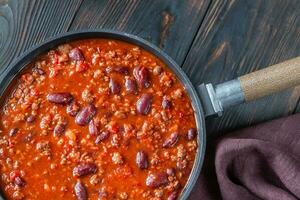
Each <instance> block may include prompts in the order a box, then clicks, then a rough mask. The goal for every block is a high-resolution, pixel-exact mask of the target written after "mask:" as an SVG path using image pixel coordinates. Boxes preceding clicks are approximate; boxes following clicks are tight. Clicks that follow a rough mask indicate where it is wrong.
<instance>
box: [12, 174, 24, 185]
mask: <svg viewBox="0 0 300 200" xmlns="http://www.w3.org/2000/svg"><path fill="white" fill-rule="evenodd" d="M14 184H15V185H17V186H19V187H24V186H25V185H26V182H25V181H24V179H23V178H21V177H20V176H16V177H15V179H14Z"/></svg>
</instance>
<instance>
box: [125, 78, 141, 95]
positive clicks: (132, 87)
mask: <svg viewBox="0 0 300 200" xmlns="http://www.w3.org/2000/svg"><path fill="white" fill-rule="evenodd" d="M125 88H126V91H127V93H129V94H137V91H138V88H137V84H136V81H135V80H134V79H131V78H126V79H125Z"/></svg>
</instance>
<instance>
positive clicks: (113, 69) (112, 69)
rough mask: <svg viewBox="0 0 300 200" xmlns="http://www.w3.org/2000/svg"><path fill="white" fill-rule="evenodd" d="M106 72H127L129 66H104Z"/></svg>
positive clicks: (126, 73)
mask: <svg viewBox="0 0 300 200" xmlns="http://www.w3.org/2000/svg"><path fill="white" fill-rule="evenodd" d="M105 71H106V73H108V74H109V73H111V72H117V73H120V74H125V75H128V74H129V68H128V67H123V66H117V67H106V69H105Z"/></svg>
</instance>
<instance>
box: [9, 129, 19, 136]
mask: <svg viewBox="0 0 300 200" xmlns="http://www.w3.org/2000/svg"><path fill="white" fill-rule="evenodd" d="M18 131H19V129H18V128H12V129H10V131H9V132H8V135H9V136H10V137H13V136H15V135H16V134H17V133H18Z"/></svg>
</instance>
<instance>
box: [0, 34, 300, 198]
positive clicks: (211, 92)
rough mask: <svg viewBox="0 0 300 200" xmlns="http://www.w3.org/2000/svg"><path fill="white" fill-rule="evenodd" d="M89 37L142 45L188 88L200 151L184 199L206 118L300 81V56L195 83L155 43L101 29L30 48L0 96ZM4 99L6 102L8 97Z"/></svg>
mask: <svg viewBox="0 0 300 200" xmlns="http://www.w3.org/2000/svg"><path fill="white" fill-rule="evenodd" d="M87 38H108V39H116V40H121V41H125V42H128V43H131V44H135V45H137V46H140V47H141V48H143V49H145V50H147V51H149V52H151V53H152V54H154V55H156V56H157V57H158V58H160V59H161V60H162V61H163V62H164V63H165V64H166V65H167V66H168V67H169V68H170V69H171V70H172V71H173V72H174V73H175V74H176V75H177V78H178V79H179V80H180V81H181V83H182V84H183V86H184V87H185V89H186V91H187V93H188V95H189V98H190V100H191V103H192V106H193V109H194V112H195V118H196V125H197V129H198V136H197V141H198V150H197V154H196V157H195V162H194V166H193V169H192V171H191V174H190V177H189V179H188V182H187V184H186V185H185V187H184V189H183V190H182V193H181V194H180V197H179V199H181V200H185V199H187V198H188V196H189V194H190V192H191V191H192V189H193V186H194V185H195V183H196V180H197V178H198V176H199V174H200V171H201V167H202V163H203V158H204V154H205V145H206V129H205V123H204V120H205V118H206V117H208V116H214V115H216V116H221V115H222V112H223V110H224V109H226V108H228V107H231V106H233V105H236V104H240V103H243V102H248V101H252V100H254V99H257V98H260V97H262V96H265V95H268V94H271V93H274V92H278V91H280V90H283V89H286V88H288V87H292V86H295V85H298V84H300V57H298V58H294V59H292V60H288V61H285V62H283V63H280V64H277V65H274V66H271V67H268V68H265V69H263V70H260V71H256V72H253V73H250V74H247V75H244V76H241V77H239V78H237V79H234V80H231V81H228V82H225V83H221V84H218V85H216V86H213V85H212V84H210V83H209V84H201V85H198V86H194V85H193V84H192V83H191V81H190V80H189V78H188V77H187V76H186V74H185V73H184V72H183V70H182V69H181V68H180V67H179V66H178V65H177V64H176V62H175V61H174V60H173V59H172V58H170V57H169V56H168V55H167V54H166V53H164V52H163V51H162V50H160V49H159V48H157V47H156V46H154V45H153V44H151V43H149V42H147V41H145V40H143V39H141V38H139V37H137V36H134V35H130V34H127V33H122V32H116V31H110V30H103V29H99V30H87V31H79V32H69V33H65V34H63V35H59V36H56V37H54V38H52V39H50V40H48V41H46V42H44V43H42V44H40V45H38V46H36V47H34V48H32V49H30V50H28V51H27V52H26V53H24V54H23V55H22V56H21V57H19V58H18V59H17V60H16V61H15V62H14V63H13V64H11V65H9V66H8V67H7V68H6V69H5V70H4V71H3V72H2V73H1V74H0V97H5V96H7V95H8V93H9V88H10V87H12V86H13V82H14V80H16V79H17V77H18V74H19V73H20V72H21V71H22V70H23V69H24V68H25V67H26V65H27V64H28V63H30V62H31V61H32V60H33V58H35V57H37V56H38V55H40V54H42V53H44V52H46V51H48V50H50V49H52V48H54V47H56V46H58V45H59V44H62V43H66V42H69V41H73V40H79V39H87ZM0 100H1V101H2V102H3V101H4V98H1V99H0ZM0 199H3V197H0Z"/></svg>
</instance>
